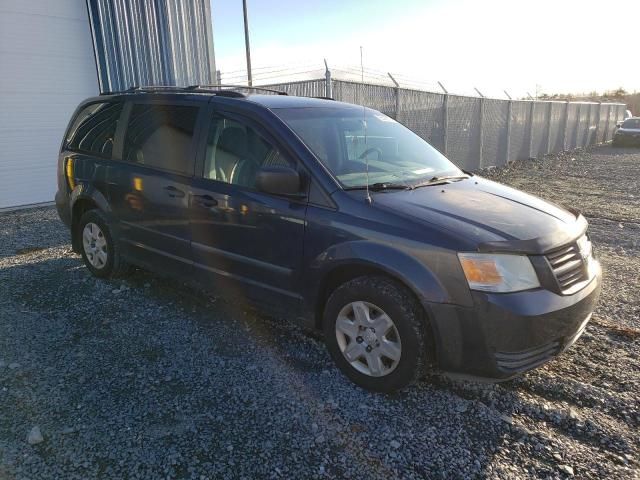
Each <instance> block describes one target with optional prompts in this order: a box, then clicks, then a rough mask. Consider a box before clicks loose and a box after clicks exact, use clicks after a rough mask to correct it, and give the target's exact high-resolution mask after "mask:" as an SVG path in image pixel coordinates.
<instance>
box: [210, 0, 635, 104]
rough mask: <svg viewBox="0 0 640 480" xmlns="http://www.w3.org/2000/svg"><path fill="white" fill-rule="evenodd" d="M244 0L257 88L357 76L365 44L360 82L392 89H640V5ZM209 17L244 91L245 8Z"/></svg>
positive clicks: (226, 63) (220, 4) (491, 92)
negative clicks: (327, 73) (326, 75)
mask: <svg viewBox="0 0 640 480" xmlns="http://www.w3.org/2000/svg"><path fill="white" fill-rule="evenodd" d="M247 1H248V12H249V31H250V42H251V59H252V67H253V68H252V70H253V72H254V83H255V84H266V83H275V82H278V81H284V80H301V79H306V78H321V77H322V75H323V72H324V63H323V59H325V58H326V59H327V62H328V64H329V67H330V69H331V70H332V71H333V72H334V76H336V78H340V77H342V78H350V79H355V78H359V77H360V47H362V59H363V65H364V69H365V79H366V80H368V81H375V82H379V83H385V84H390V79H389V78H388V77H387V76H386V73H387V72H391V73H392V74H393V75H394V77H395V78H396V80H398V82H399V83H400V84H401V85H403V86H408V87H414V88H423V89H425V90H433V91H439V90H438V88H439V87H438V86H437V82H438V81H440V82H442V83H443V84H444V86H445V87H446V88H447V89H448V90H449V91H450V92H451V93H460V94H473V93H474V88H478V89H479V90H480V91H481V92H482V93H483V94H484V95H485V96H488V97H497V98H504V97H505V94H504V90H507V91H508V92H509V94H511V96H513V97H514V98H517V97H522V96H525V95H526V93H530V94H531V95H533V96H535V95H536V92H537V94H542V93H548V94H553V93H583V92H584V93H588V92H591V91H598V92H603V91H605V90H613V89H616V88H618V87H623V88H625V89H626V90H628V91H636V90H637V91H640V61H639V60H638V58H640V49H639V48H638V46H637V45H638V33H637V31H638V26H639V25H640V22H639V20H640V0H614V1H603V0H536V1H526V2H525V1H520V0H511V1H506V0H476V1H472V0H421V1H419V0H395V1H394V0H368V1H365V0H341V1H340V0H322V1H320V0H281V1H276V0H272V1H268V0H247ZM211 11H212V16H213V36H214V48H215V53H216V66H217V68H218V69H219V70H221V71H222V74H223V81H224V82H225V83H237V82H242V83H244V82H246V60H245V48H244V47H245V46H244V30H243V18H242V0H211ZM633 30H635V33H633V34H632V31H633ZM631 35H633V36H631ZM625 39H627V40H628V41H627V40H625ZM632 45H635V46H632Z"/></svg>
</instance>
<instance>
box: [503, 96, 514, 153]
mask: <svg viewBox="0 0 640 480" xmlns="http://www.w3.org/2000/svg"><path fill="white" fill-rule="evenodd" d="M512 116H513V100H509V103H508V104H507V151H506V153H505V160H504V163H505V165H506V164H507V163H509V158H510V157H511V117H512Z"/></svg>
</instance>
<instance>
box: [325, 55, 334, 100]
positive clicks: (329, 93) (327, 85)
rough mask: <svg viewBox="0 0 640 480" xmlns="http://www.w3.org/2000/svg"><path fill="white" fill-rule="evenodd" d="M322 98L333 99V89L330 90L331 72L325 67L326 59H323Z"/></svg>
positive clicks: (327, 66)
mask: <svg viewBox="0 0 640 480" xmlns="http://www.w3.org/2000/svg"><path fill="white" fill-rule="evenodd" d="M324 68H325V71H324V96H325V97H327V98H333V89H332V88H331V70H329V65H327V59H326V58H325V59H324Z"/></svg>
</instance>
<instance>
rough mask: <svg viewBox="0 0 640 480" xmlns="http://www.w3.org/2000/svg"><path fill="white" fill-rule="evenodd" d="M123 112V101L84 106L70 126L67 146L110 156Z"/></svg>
mask: <svg viewBox="0 0 640 480" xmlns="http://www.w3.org/2000/svg"><path fill="white" fill-rule="evenodd" d="M121 112H122V103H121V102H105V103H92V104H91V105H87V106H86V107H84V108H83V109H82V110H81V111H80V112H79V113H78V115H77V116H76V118H75V120H74V121H73V124H72V125H71V127H70V128H69V132H68V134H67V138H66V145H67V148H68V149H69V150H74V151H77V152H83V153H89V154H92V155H97V156H101V157H107V158H110V157H111V153H112V151H113V137H114V136H115V134H116V128H117V126H118V119H119V118H120V113H121Z"/></svg>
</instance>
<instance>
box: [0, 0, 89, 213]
mask: <svg viewBox="0 0 640 480" xmlns="http://www.w3.org/2000/svg"><path fill="white" fill-rule="evenodd" d="M97 94H98V80H97V74H96V65H95V60H94V55H93V44H92V39H91V33H90V31H89V21H88V15H87V6H86V4H85V1H84V0H55V1H54V0H0V208H5V207H11V206H18V205H28V204H32V203H41V202H49V201H52V200H53V197H54V194H55V191H56V188H57V180H56V164H57V156H58V152H59V148H60V142H61V140H62V136H63V135H64V130H65V128H66V126H67V123H68V121H69V118H70V116H71V114H72V112H73V110H74V109H75V108H76V106H77V105H78V103H79V102H80V101H81V100H83V99H84V98H87V97H90V96H94V95H97Z"/></svg>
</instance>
